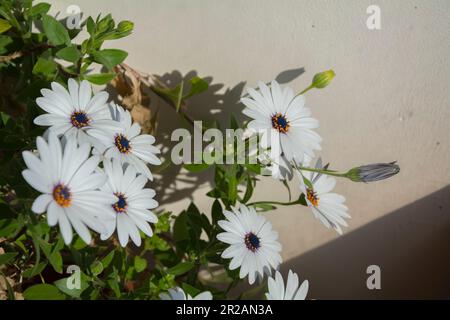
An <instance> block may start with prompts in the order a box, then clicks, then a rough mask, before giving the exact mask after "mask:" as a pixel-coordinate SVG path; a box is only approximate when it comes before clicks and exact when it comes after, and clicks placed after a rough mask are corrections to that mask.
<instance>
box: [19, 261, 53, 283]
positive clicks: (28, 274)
mask: <svg viewBox="0 0 450 320" xmlns="http://www.w3.org/2000/svg"><path fill="white" fill-rule="evenodd" d="M46 266H47V262H40V263H39V264H38V265H37V267H35V266H32V267H30V268H28V269H26V270H25V271H24V272H22V276H23V277H24V278H25V279H30V278H33V277H34V276H37V275H38V274H39V273H41V272H42V271H44V269H45V267H46Z"/></svg>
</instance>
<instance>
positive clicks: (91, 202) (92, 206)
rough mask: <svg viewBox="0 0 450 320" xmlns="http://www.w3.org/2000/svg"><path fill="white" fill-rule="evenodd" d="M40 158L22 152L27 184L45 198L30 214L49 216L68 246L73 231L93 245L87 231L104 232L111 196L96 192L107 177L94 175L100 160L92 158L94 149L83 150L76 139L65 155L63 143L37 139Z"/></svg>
mask: <svg viewBox="0 0 450 320" xmlns="http://www.w3.org/2000/svg"><path fill="white" fill-rule="evenodd" d="M36 144H37V151H38V153H39V157H37V156H36V155H34V154H33V153H31V152H30V151H24V152H23V159H24V161H25V164H26V166H27V167H28V169H25V170H24V171H22V175H23V177H24V178H25V180H26V181H27V182H28V183H29V184H30V185H31V186H32V187H33V188H34V189H36V190H37V191H39V192H41V193H42V194H41V195H40V196H39V197H37V198H36V200H34V202H33V205H32V207H31V210H32V211H33V212H35V213H38V214H40V213H44V212H47V222H48V224H49V226H54V225H56V224H57V223H58V224H59V228H60V230H61V233H62V236H63V238H64V241H65V243H66V244H69V243H70V242H71V241H72V227H73V228H74V229H75V231H76V232H77V233H78V234H79V235H80V237H81V238H82V239H83V240H84V241H85V242H86V243H90V242H91V234H90V233H89V230H88V228H87V227H89V228H91V229H92V230H94V231H96V232H98V233H101V232H104V225H103V220H104V219H106V218H107V217H108V208H107V204H109V203H110V201H111V200H114V197H112V195H108V194H107V193H104V192H101V191H97V190H96V189H97V188H99V187H101V186H102V185H103V184H104V183H105V182H106V179H107V177H106V176H105V175H104V174H102V173H95V172H94V171H95V170H96V168H97V166H98V163H99V161H100V160H99V158H98V157H96V156H93V157H89V153H90V150H91V147H90V145H89V144H82V145H81V146H80V147H78V146H77V143H76V141H75V140H74V139H70V140H69V141H67V143H66V145H65V147H64V152H63V151H62V147H61V142H60V140H59V139H58V138H57V137H56V135H55V134H53V133H50V134H49V138H48V143H47V142H46V141H45V140H44V139H43V138H42V137H38V138H37V139H36Z"/></svg>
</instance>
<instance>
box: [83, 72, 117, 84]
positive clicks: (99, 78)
mask: <svg viewBox="0 0 450 320" xmlns="http://www.w3.org/2000/svg"><path fill="white" fill-rule="evenodd" d="M115 76H116V74H115V73H98V74H90V75H85V76H84V79H86V80H87V81H89V82H91V83H93V84H98V85H102V84H107V83H108V82H110V81H111V80H112V79H114V77H115Z"/></svg>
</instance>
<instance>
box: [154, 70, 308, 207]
mask: <svg viewBox="0 0 450 320" xmlns="http://www.w3.org/2000/svg"><path fill="white" fill-rule="evenodd" d="M303 73H304V68H297V69H291V70H286V71H283V72H281V73H280V74H278V76H277V77H276V80H277V81H278V82H279V83H288V82H290V81H292V80H294V79H296V78H297V77H299V76H300V75H301V74H303ZM194 76H197V72H196V71H190V72H188V73H187V74H185V75H184V76H183V75H182V74H181V73H180V72H179V71H172V72H171V73H166V74H164V75H162V76H159V77H158V78H159V80H161V81H162V82H164V83H165V84H166V85H167V86H169V87H172V88H173V87H175V86H176V85H178V84H179V83H180V82H181V81H182V80H184V82H185V83H187V81H188V80H189V79H191V78H192V77H194ZM203 78H204V79H205V80H206V81H207V82H208V83H209V88H208V90H207V91H205V92H203V93H201V94H199V95H196V96H194V97H192V98H190V99H188V100H187V107H186V109H185V110H184V111H185V112H186V113H187V114H188V115H189V116H190V118H191V119H193V120H202V121H206V122H211V121H217V123H219V125H220V127H221V128H222V129H224V128H227V127H229V124H230V116H231V115H234V117H235V118H236V120H237V121H239V122H240V123H242V121H244V115H243V114H242V109H243V105H242V104H241V103H240V98H241V96H242V95H243V93H244V88H245V85H246V83H245V82H240V83H238V84H237V85H235V86H234V87H232V88H224V84H220V83H214V82H213V78H212V77H203ZM150 98H151V99H152V101H155V103H154V104H152V108H153V106H154V105H156V108H157V109H158V112H159V116H158V117H159V121H158V128H157V132H156V141H158V142H159V143H161V145H163V146H164V147H165V149H164V150H163V151H162V157H163V158H164V159H168V158H170V154H171V150H172V147H173V146H174V145H175V144H176V143H177V142H173V141H171V139H170V138H171V134H172V132H173V130H175V129H178V128H182V127H186V128H187V129H188V130H189V131H190V132H191V133H192V132H193V130H192V128H190V127H189V125H187V126H186V123H183V122H182V121H181V119H180V117H178V115H177V114H176V112H175V111H174V110H173V108H171V107H169V106H168V105H167V104H165V102H164V101H162V100H161V99H160V98H159V97H157V96H156V95H154V94H150ZM153 111H154V110H153ZM205 145H206V144H205ZM213 179H214V177H213V172H212V170H206V171H204V172H200V173H189V172H184V171H181V166H175V165H171V166H170V167H169V168H167V169H166V170H164V172H163V173H162V176H161V177H157V178H156V179H155V180H154V181H153V182H152V187H153V188H155V189H156V195H157V200H158V202H159V203H160V205H164V204H170V203H172V202H175V201H179V200H182V199H186V198H187V199H192V194H193V192H194V191H195V190H196V189H198V187H199V186H201V185H203V184H205V183H210V184H211V183H212V181H213Z"/></svg>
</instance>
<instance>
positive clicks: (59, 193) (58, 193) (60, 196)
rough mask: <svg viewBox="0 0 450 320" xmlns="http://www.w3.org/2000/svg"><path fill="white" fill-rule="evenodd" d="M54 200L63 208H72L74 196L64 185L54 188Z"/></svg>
mask: <svg viewBox="0 0 450 320" xmlns="http://www.w3.org/2000/svg"><path fill="white" fill-rule="evenodd" d="M53 199H55V201H56V203H57V204H59V205H60V206H61V207H64V208H67V207H70V204H71V202H72V196H71V193H70V190H69V188H68V187H66V186H64V185H63V184H61V183H60V184H58V185H56V186H55V187H54V188H53Z"/></svg>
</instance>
